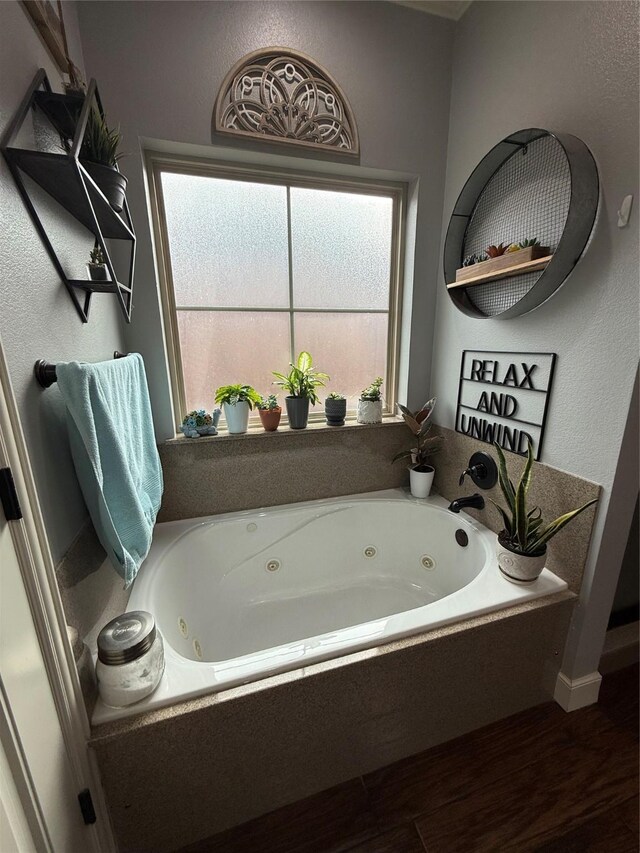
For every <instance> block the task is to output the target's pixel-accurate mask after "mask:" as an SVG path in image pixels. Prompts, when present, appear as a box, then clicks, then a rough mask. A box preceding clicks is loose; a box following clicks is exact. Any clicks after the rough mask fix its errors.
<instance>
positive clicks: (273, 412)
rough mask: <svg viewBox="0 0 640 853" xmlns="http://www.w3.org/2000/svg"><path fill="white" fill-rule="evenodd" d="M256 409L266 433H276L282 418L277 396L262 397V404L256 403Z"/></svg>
mask: <svg viewBox="0 0 640 853" xmlns="http://www.w3.org/2000/svg"><path fill="white" fill-rule="evenodd" d="M256 408H257V410H258V414H259V415H260V420H261V421H262V426H263V427H264V429H265V432H275V431H276V430H277V429H278V426H279V424H280V418H281V416H282V409H281V408H280V405H279V404H278V398H277V397H276V395H275V394H269V396H268V397H261V399H260V402H259V403H256Z"/></svg>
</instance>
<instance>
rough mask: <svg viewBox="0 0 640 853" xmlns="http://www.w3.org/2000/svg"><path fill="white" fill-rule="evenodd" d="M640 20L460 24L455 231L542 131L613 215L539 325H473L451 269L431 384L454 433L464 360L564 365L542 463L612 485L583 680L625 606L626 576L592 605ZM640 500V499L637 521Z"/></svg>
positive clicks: (451, 173)
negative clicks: (482, 179)
mask: <svg viewBox="0 0 640 853" xmlns="http://www.w3.org/2000/svg"><path fill="white" fill-rule="evenodd" d="M638 8H639V7H638V5H637V4H636V3H626V2H619V3H599V2H559V3H537V2H518V3H499V2H495V3H494V2H482V3H474V4H472V5H471V7H470V8H469V10H468V11H467V13H466V14H465V15H464V16H463V18H462V19H461V21H460V22H459V23H458V25H457V28H456V40H455V48H454V70H453V83H452V92H451V114H450V126H449V149H448V160H447V177H446V190H445V204H444V229H445V230H446V226H447V224H448V221H449V215H450V212H451V210H452V208H453V205H454V203H455V201H456V198H457V196H458V193H459V192H460V190H461V189H462V186H463V184H464V182H465V180H466V179H467V177H468V175H469V174H470V172H471V171H472V169H473V168H474V167H475V166H476V165H477V163H478V162H479V161H480V160H481V158H482V157H483V156H484V155H485V154H486V152H487V151H489V149H490V148H491V147H492V146H493V145H494V144H496V143H497V142H499V141H500V140H501V139H503V138H504V137H505V136H508V135H509V134H510V133H512V132H513V131H516V130H519V129H521V128H526V127H543V128H547V129H550V130H559V131H565V132H568V133H572V134H574V135H576V136H579V137H580V138H581V139H583V140H584V142H586V144H587V145H588V146H589V147H590V149H591V151H592V152H593V154H594V156H595V158H596V161H597V163H598V168H599V171H600V180H601V193H602V194H601V207H600V212H599V218H598V222H597V225H596V229H595V232H594V235H593V238H592V241H591V244H590V246H589V248H588V250H587V253H586V254H585V256H584V257H583V258H582V260H581V261H580V263H579V264H578V266H577V267H576V268H575V270H574V271H573V273H572V275H571V276H570V277H569V279H568V280H567V281H566V282H565V284H564V285H563V286H562V287H561V288H560V290H559V291H558V292H557V293H556V294H555V295H554V296H553V297H552V298H551V299H550V300H549V301H548V302H546V303H545V304H544V305H542V306H540V307H539V308H537V309H536V310H535V311H533V312H532V313H530V314H527V315H525V316H523V317H519V318H516V319H513V320H503V321H501V320H478V319H472V318H470V317H467V316H466V315H464V314H462V313H461V312H459V311H458V310H457V309H456V308H455V307H454V306H453V304H452V302H451V300H450V299H449V297H448V295H447V293H446V290H445V287H444V279H443V276H442V272H441V271H439V286H438V298H437V315H436V324H435V340H434V351H433V370H432V382H431V390H432V393H434V394H437V395H438V421H439V422H440V423H442V424H443V425H444V426H447V427H452V426H453V424H454V418H455V405H456V396H457V389H458V374H459V370H460V358H461V353H462V350H463V349H492V350H494V349H497V350H506V351H508V350H514V351H533V352H556V353H557V354H558V363H557V368H556V375H555V380H554V389H553V392H552V396H551V401H550V405H549V414H548V419H547V432H546V436H545V447H544V450H543V455H542V461H543V462H545V463H547V464H549V465H553V466H554V467H557V468H560V469H563V470H565V471H570V472H571V473H572V474H577V475H578V476H580V477H584V478H586V479H588V480H592V481H594V482H596V483H599V484H601V485H602V486H603V495H602V499H601V506H600V508H599V511H598V517H597V521H596V532H595V537H594V541H593V544H592V551H591V557H590V561H589V565H588V566H587V572H586V575H585V584H584V586H583V595H582V604H581V608H580V611H579V613H578V618H579V619H582V617H583V612H582V611H584V609H585V608H586V607H587V606H594V607H596V608H598V609H599V610H601V611H602V613H601V617H600V619H599V620H598V624H597V625H595V624H593V625H591V627H590V629H589V630H588V631H587V632H585V633H586V634H588V635H589V636H588V637H586V636H585V638H584V639H585V642H587V643H590V645H591V651H590V654H589V655H588V660H585V661H583V663H582V664H581V668H582V669H583V670H585V671H580V672H576V673H575V674H574V677H577V676H579V675H584V674H585V673H586V672H588V671H592V670H593V669H597V663H598V658H599V654H600V649H601V647H602V641H603V639H604V631H605V628H606V620H607V617H608V609H609V608H610V606H611V601H612V599H613V593H614V589H615V580H616V578H615V573H616V571H617V567H616V566H615V564H609V565H605V566H603V568H602V571H603V572H605V573H606V572H607V571H610V573H611V575H612V576H611V578H610V581H609V583H608V584H607V583H605V584H602V585H600V588H599V590H598V595H597V601H595V600H594V601H593V602H590V600H589V596H590V589H591V582H592V577H593V574H594V571H595V561H596V557H597V554H598V548H599V543H600V538H601V535H602V529H603V525H604V521H605V517H606V511H607V507H608V502H609V497H610V494H611V488H612V484H613V480H614V475H615V471H616V464H617V461H618V455H619V453H620V448H621V442H622V436H623V432H624V428H625V422H626V418H627V412H628V410H629V403H630V399H631V393H632V389H633V383H634V376H635V371H636V365H637V361H638V309H639V306H638V266H639V263H638V210H639V206H638V204H637V201H638V103H639V100H638ZM629 193H633V194H634V195H635V197H636V203H634V208H633V212H632V216H631V221H630V224H629V226H628V227H627V228H625V229H618V227H617V213H616V211H617V210H618V208H619V206H620V203H621V201H622V199H623V197H624V196H625V195H627V194H629ZM496 237H497V239H499V237H500V235H496ZM636 494H637V487H636V489H634V490H633V493H632V494H631V495H630V500H631V505H630V513H629V519H630V518H631V513H632V512H633V502H634V501H635V495H636ZM616 511H618V510H616ZM625 535H626V533H625ZM568 666H569V668H571V666H572V662H571V661H568Z"/></svg>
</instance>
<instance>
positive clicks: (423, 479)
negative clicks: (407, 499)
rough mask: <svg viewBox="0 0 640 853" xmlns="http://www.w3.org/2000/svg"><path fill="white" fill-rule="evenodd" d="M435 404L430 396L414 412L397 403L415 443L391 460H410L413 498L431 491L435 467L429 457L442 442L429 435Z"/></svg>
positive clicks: (433, 398)
mask: <svg viewBox="0 0 640 853" xmlns="http://www.w3.org/2000/svg"><path fill="white" fill-rule="evenodd" d="M435 405H436V398H435V397H432V398H431V400H429V401H428V402H426V403H425V404H424V406H423V407H422V408H421V409H419V410H418V411H417V412H415V413H414V412H411V411H410V410H409V409H407V408H406V407H405V406H401V405H400V403H398V408H399V409H400V411H401V412H402V418H403V420H404V422H405V423H406V425H407V426H408V427H409V429H410V430H411V432H412V433H413V435H414V436H415V437H416V442H417V443H416V446H415V447H412V448H411V449H410V450H403V451H401V452H400V453H397V454H396V455H395V456H394V457H393V460H392V461H393V462H397V461H398V460H400V459H408V460H409V461H410V462H411V464H410V465H409V484H410V488H411V494H412V495H413V496H414V498H428V497H429V493H430V492H431V485H432V483H433V477H434V474H435V468H434V467H433V465H429V457H430V456H432V454H434V453H436V452H437V451H438V450H439V449H440V444H441V442H442V439H441V438H440V437H439V436H430V435H429V432H430V431H431V427H432V423H431V414H432V412H433V409H434V407H435Z"/></svg>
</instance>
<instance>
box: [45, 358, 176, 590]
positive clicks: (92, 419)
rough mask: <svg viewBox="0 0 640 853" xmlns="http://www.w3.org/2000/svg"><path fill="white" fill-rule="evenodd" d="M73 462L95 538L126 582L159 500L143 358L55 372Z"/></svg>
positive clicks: (145, 545)
mask: <svg viewBox="0 0 640 853" xmlns="http://www.w3.org/2000/svg"><path fill="white" fill-rule="evenodd" d="M56 376H57V379H58V387H59V388H60V392H61V394H62V397H63V399H64V402H65V404H66V406H67V427H68V430H69V441H70V444H71V453H72V455H73V461H74V465H75V468H76V473H77V475H78V480H79V482H80V487H81V488H82V493H83V495H84V499H85V501H86V504H87V507H88V509H89V514H90V516H91V520H92V521H93V525H94V527H95V529H96V533H97V534H98V538H99V539H100V542H102V545H103V547H104V549H105V550H106V552H107V554H108V556H109V559H110V560H111V562H112V563H113V565H114V567H115V569H116V571H118V572H119V573H120V574H121V575H122V577H123V578H124V581H125V586H129V584H131V583H132V581H133V579H134V578H135V576H136V574H137V572H138V569H139V568H140V565H141V563H142V561H143V560H144V558H145V557H146V556H147V554H148V553H149V548H150V547H151V535H152V532H153V525H154V524H155V521H156V515H157V514H158V510H159V509H160V502H161V499H162V468H161V467H160V458H159V456H158V448H157V447H156V442H155V437H154V432H153V418H152V415H151V404H150V403H149V390H148V388H147V377H146V375H145V372H144V362H143V361H142V356H141V355H138V354H137V353H132V354H130V355H128V356H127V357H126V358H119V359H114V360H113V361H104V362H101V363H99V364H79V363H78V362H77V361H71V362H69V363H68V364H59V365H58V367H57V370H56Z"/></svg>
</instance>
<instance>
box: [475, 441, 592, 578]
mask: <svg viewBox="0 0 640 853" xmlns="http://www.w3.org/2000/svg"><path fill="white" fill-rule="evenodd" d="M495 448H496V453H497V454H498V482H499V483H500V489H501V490H502V494H503V496H504V499H505V502H506V505H507V508H506V509H504V508H503V507H502V506H500V505H499V504H497V503H496V502H495V501H493V500H492V501H491V503H492V504H493V505H494V506H495V507H496V509H497V510H498V512H499V513H500V515H501V516H502V521H503V523H504V529H503V530H502V531H501V532H500V533H499V534H498V540H497V548H496V550H497V556H498V566H499V568H500V571H501V572H502V574H503V575H504V576H505V577H506V578H507V580H510V581H513V582H514V583H531V582H532V581H535V580H536V579H537V578H538V576H539V575H540V573H541V572H542V570H543V568H544V564H545V560H546V556H547V543H548V542H549V540H550V539H551V538H552V537H554V536H555V535H556V534H557V533H559V532H560V531H561V530H562V528H563V527H565V526H566V525H567V524H569V522H570V521H572V520H573V519H574V518H575V517H576V516H577V515H579V514H580V513H581V512H583V511H584V510H585V509H587V507H590V506H592V504H594V503H596V502H597V498H594V499H593V500H590V501H588V502H587V503H586V504H584V505H583V506H581V507H579V508H578V509H574V510H571V512H567V513H565V514H564V515H561V516H560V517H559V518H556V520H555V521H551V522H549V523H548V524H545V522H544V521H543V518H542V510H541V509H540V507H538V506H534V507H531V508H530V507H529V506H528V505H527V494H528V492H529V487H530V485H531V479H532V468H533V448H532V446H531V441H529V447H528V451H527V462H526V464H525V466H524V471H523V472H522V476H521V477H520V481H519V483H518V485H517V486H514V485H513V483H512V481H511V480H510V479H509V475H508V473H507V463H506V461H505V458H504V453H503V452H502V448H501V447H500V446H499V445H498V444H495Z"/></svg>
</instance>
